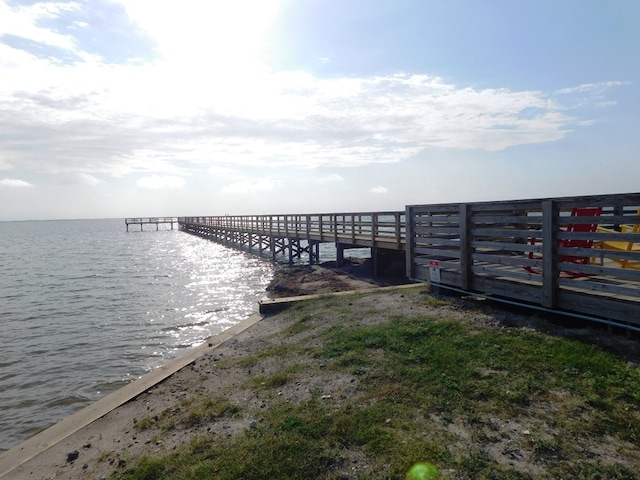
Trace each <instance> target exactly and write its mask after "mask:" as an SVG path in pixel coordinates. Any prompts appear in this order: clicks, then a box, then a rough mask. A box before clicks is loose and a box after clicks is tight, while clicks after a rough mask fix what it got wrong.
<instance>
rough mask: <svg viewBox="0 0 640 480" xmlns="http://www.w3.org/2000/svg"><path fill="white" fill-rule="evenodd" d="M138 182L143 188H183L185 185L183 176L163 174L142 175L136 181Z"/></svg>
mask: <svg viewBox="0 0 640 480" xmlns="http://www.w3.org/2000/svg"><path fill="white" fill-rule="evenodd" d="M136 184H137V185H138V186H139V187H141V188H152V189H158V188H181V187H184V185H185V181H184V179H183V178H180V177H174V176H170V175H167V176H162V175H151V176H150V177H142V178H141V179H140V180H138V181H137V182H136Z"/></svg>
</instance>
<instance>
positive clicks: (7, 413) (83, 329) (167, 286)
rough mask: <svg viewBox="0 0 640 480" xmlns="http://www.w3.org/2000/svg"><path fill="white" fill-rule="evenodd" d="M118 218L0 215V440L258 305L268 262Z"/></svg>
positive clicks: (44, 421) (78, 403)
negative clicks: (127, 227)
mask: <svg viewBox="0 0 640 480" xmlns="http://www.w3.org/2000/svg"><path fill="white" fill-rule="evenodd" d="M122 223H123V222H122V220H121V219H115V220H80V221H55V222H4V223H2V222H0V251H3V252H6V255H3V263H2V264H0V278H2V280H3V281H2V282H1V283H0V302H2V304H3V306H4V305H7V307H6V308H3V314H2V316H0V330H1V331H2V343H3V348H2V349H0V405H2V408H0V450H6V449H8V448H10V447H12V446H14V445H16V444H17V443H19V442H20V441H23V440H25V439H26V438H28V436H30V435H32V434H34V433H37V432H38V431H40V430H42V429H44V428H46V427H48V426H50V425H51V424H52V422H55V421H57V420H60V419H61V418H64V417H65V416H67V415H70V414H71V413H73V412H74V411H76V410H78V409H79V408H81V407H83V406H85V405H87V404H89V403H91V402H93V401H95V400H97V399H99V398H100V397H101V396H104V395H106V394H108V393H110V392H112V391H114V390H116V389H117V388H119V387H121V386H123V385H125V384H126V383H128V382H130V381H131V380H133V379H135V378H138V377H140V376H141V375H144V374H145V373H147V372H149V371H150V370H152V369H154V368H157V367H158V366H159V365H161V364H163V363H164V362H166V361H167V360H168V359H170V358H172V357H175V356H176V355H178V354H179V353H180V352H181V351H184V349H185V348H188V347H189V346H192V345H196V344H199V343H202V342H203V341H204V339H205V338H207V337H209V336H210V335H212V334H215V333H218V332H219V331H221V330H222V329H223V328H226V327H228V326H231V325H233V324H234V323H237V322H238V321H240V320H241V319H243V318H245V317H246V316H248V315H250V314H251V313H254V312H255V311H257V301H258V300H259V299H260V298H262V297H263V296H264V293H265V292H264V289H265V288H266V285H267V283H268V282H269V280H270V278H271V276H272V273H273V267H272V265H271V264H270V263H268V262H266V261H263V260H260V259H257V258H254V257H250V256H248V255H246V254H244V253H241V252H237V251H234V250H230V249H227V248H224V247H222V246H220V245H217V244H215V243H212V242H208V241H206V240H203V239H200V238H198V237H195V236H192V235H187V234H185V233H183V232H179V231H177V230H173V231H172V230H164V231H163V230H160V231H157V232H156V231H155V230H154V231H145V232H142V234H131V233H129V234H127V233H126V232H125V231H124V228H123V225H122Z"/></svg>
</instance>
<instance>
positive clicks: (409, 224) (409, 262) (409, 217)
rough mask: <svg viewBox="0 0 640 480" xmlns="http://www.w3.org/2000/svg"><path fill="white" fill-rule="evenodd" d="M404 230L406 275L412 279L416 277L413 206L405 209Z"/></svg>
mask: <svg viewBox="0 0 640 480" xmlns="http://www.w3.org/2000/svg"><path fill="white" fill-rule="evenodd" d="M404 223H405V227H404V231H405V236H406V238H405V242H406V253H405V268H406V273H405V275H406V276H407V278H409V279H412V278H415V271H414V268H413V244H414V242H413V226H414V220H413V208H412V207H410V206H409V205H407V206H406V207H405V210H404Z"/></svg>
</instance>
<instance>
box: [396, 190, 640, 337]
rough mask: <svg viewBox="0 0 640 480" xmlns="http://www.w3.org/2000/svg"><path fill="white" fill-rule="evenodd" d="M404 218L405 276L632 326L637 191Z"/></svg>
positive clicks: (410, 212)
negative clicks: (405, 236) (603, 318)
mask: <svg viewBox="0 0 640 480" xmlns="http://www.w3.org/2000/svg"><path fill="white" fill-rule="evenodd" d="M406 210H407V221H408V232H407V255H406V260H407V276H408V277H409V278H414V279H416V280H421V281H428V282H431V283H434V284H438V285H441V286H446V287H450V288H456V289H460V290H463V291H470V292H479V293H482V294H484V295H491V296H495V297H496V298H503V299H509V300H514V301H520V302H525V303H528V304H533V305H538V306H540V307H542V308H545V309H553V310H564V311H571V312H578V313H581V314H587V315H597V316H602V317H605V318H611V319H615V320H618V321H623V322H626V323H629V324H634V325H637V326H640V241H639V239H640V193H633V194H620V195H600V196H589V197H565V198H551V199H537V200H518V201H504V202H502V201H501V202H481V203H457V204H438V205H413V206H408V207H406Z"/></svg>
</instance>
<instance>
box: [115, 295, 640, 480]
mask: <svg viewBox="0 0 640 480" xmlns="http://www.w3.org/2000/svg"><path fill="white" fill-rule="evenodd" d="M513 317H514V315H513V314H505V313H502V312H498V311H479V310H474V309H470V308H469V307H468V306H461V305H459V304H455V303H448V302H444V301H442V300H438V299H435V298H433V297H431V296H429V295H428V294H425V293H423V292H418V291H406V292H395V293H385V294H369V295H362V294H361V295H354V296H350V297H339V298H334V297H330V296H328V297H326V298H321V299H320V300H314V301H306V302H302V303H300V304H298V305H296V306H295V307H293V308H291V309H289V310H288V311H286V312H283V313H280V314H278V315H276V316H275V317H273V318H267V319H265V320H263V322H272V321H273V322H279V323H280V324H282V326H283V327H282V328H281V329H280V330H279V331H278V332H276V333H274V334H272V335H271V336H268V337H265V338H260V339H254V340H253V341H252V343H251V344H249V343H247V344H246V348H243V345H239V346H238V354H237V355H234V356H227V357H225V358H208V359H203V360H202V361H201V362H200V363H199V364H198V363H196V365H195V366H194V368H197V369H200V371H202V383H203V385H205V384H206V382H207V381H210V377H212V376H216V375H217V376H225V377H227V378H231V377H233V378H237V382H234V383H233V384H231V385H227V386H225V387H224V388H222V389H218V390H215V391H213V390H211V389H208V388H205V387H203V388H202V389H199V390H198V391H197V392H192V393H193V394H192V395H188V396H186V397H185V398H183V399H182V400H181V401H180V403H179V404H176V405H172V406H170V407H168V408H167V409H166V410H165V411H163V412H162V413H160V414H156V415H153V416H149V417H146V418H142V419H138V420H137V423H136V427H135V428H136V429H137V430H138V431H139V433H140V435H141V436H143V435H144V436H145V438H149V439H150V440H149V441H151V442H155V443H157V444H158V445H162V443H163V441H164V439H165V438H167V437H170V436H171V435H172V434H173V433H174V432H176V431H184V430H186V429H192V430H193V431H194V432H195V433H194V435H193V436H192V438H191V441H190V443H188V444H185V445H183V446H181V447H179V448H177V449H176V450H175V451H172V452H170V453H167V452H165V453H164V454H162V455H159V456H156V457H144V458H129V459H127V461H126V462H124V463H123V464H122V468H120V469H119V470H118V471H116V472H115V473H114V475H113V477H114V478H117V479H164V478H167V479H168V478H177V479H266V478H268V479H312V478H313V479H347V478H353V479H363V480H364V479H383V478H385V479H386V478H394V479H402V478H404V475H405V473H406V472H407V470H408V469H409V468H410V467H411V466H412V465H413V464H414V463H416V462H420V461H428V462H431V463H433V464H435V465H437V466H438V467H439V469H440V472H441V477H442V478H452V479H453V478H455V479H483V478H486V479H542V478H553V479H560V478H567V479H569V478H571V479H575V478H581V479H635V478H639V477H637V473H636V472H638V471H640V408H639V406H640V369H638V368H637V366H636V365H635V364H633V363H630V362H628V361H627V360H626V359H623V358H621V357H619V356H617V355H615V354H613V353H608V352H607V351H605V350H603V349H602V348H600V347H598V346H595V345H593V344H591V343H589V342H585V341H577V340H571V339H569V338H563V337H562V336H558V335H557V334H548V333H542V332H541V331H537V330H535V329H532V328H530V327H523V326H515V327H513V326H512V327H507V326H505V325H506V323H508V324H509V325H514V324H519V325H523V324H526V323H530V319H524V318H523V319H519V320H518V321H515V320H514V318H513ZM507 319H508V322H506V323H505V320H507ZM206 372H209V373H206ZM223 427H224V428H223ZM225 428H226V431H225ZM125 465H126V466H125Z"/></svg>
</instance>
